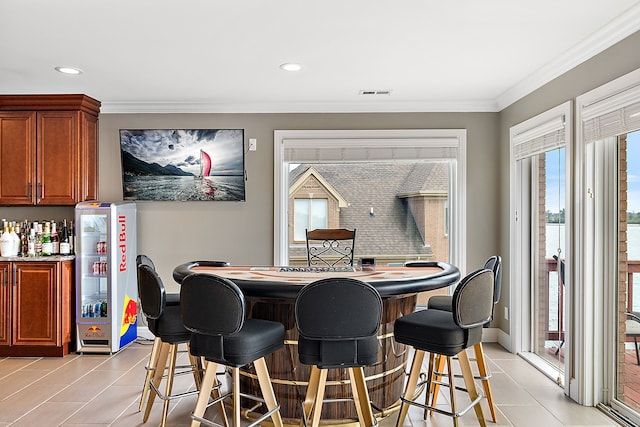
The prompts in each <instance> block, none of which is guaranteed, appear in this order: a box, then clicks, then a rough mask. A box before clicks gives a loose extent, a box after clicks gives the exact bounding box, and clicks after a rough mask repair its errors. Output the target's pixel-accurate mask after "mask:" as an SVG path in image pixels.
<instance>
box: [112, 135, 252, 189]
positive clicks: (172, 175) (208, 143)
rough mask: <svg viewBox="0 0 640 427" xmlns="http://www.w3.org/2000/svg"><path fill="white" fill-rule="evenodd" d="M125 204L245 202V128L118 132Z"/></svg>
mask: <svg viewBox="0 0 640 427" xmlns="http://www.w3.org/2000/svg"><path fill="white" fill-rule="evenodd" d="M120 154H121V158H122V192H123V199H124V200H177V201H196V200H203V201H213V200H216V201H218V200H219V201H245V169H244V129H120Z"/></svg>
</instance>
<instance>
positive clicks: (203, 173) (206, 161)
mask: <svg viewBox="0 0 640 427" xmlns="http://www.w3.org/2000/svg"><path fill="white" fill-rule="evenodd" d="M210 173H211V156H210V155H209V154H208V153H207V152H206V151H204V150H203V149H200V175H199V176H196V179H200V180H202V184H203V191H204V193H205V194H206V195H208V196H213V193H214V186H213V183H212V182H211V180H210V179H209V178H208V177H209V174H210Z"/></svg>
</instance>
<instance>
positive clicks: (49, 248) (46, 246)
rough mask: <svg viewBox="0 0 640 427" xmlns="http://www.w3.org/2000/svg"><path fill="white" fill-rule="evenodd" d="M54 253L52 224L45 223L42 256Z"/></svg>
mask: <svg viewBox="0 0 640 427" xmlns="http://www.w3.org/2000/svg"><path fill="white" fill-rule="evenodd" d="M52 253H53V243H51V224H50V223H49V221H47V222H45V223H44V227H43V228H42V255H43V256H49V255H51V254H52Z"/></svg>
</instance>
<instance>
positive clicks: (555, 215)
mask: <svg viewBox="0 0 640 427" xmlns="http://www.w3.org/2000/svg"><path fill="white" fill-rule="evenodd" d="M536 164H537V167H536V168H534V174H537V185H534V188H536V189H537V190H536V192H535V193H534V194H535V196H536V197H535V200H537V202H536V203H534V204H533V208H532V209H533V210H534V211H535V212H533V217H534V218H536V221H534V222H533V224H534V226H533V230H532V236H533V238H532V242H533V248H532V250H533V259H534V263H535V265H534V266H533V271H534V275H533V276H534V285H533V289H532V301H533V311H532V315H533V319H532V329H533V334H532V336H533V343H532V348H533V350H534V353H536V354H537V355H538V356H540V357H541V358H542V359H544V360H546V361H547V362H548V363H550V364H551V365H552V366H554V367H555V368H556V369H557V370H558V371H559V372H562V371H563V366H564V340H565V337H564V332H565V331H564V314H565V307H564V302H565V298H564V295H565V287H566V286H567V284H566V283H564V281H563V272H564V263H565V262H566V260H565V208H566V206H565V148H564V147H563V148H560V149H557V150H552V151H548V152H546V153H543V154H541V155H539V156H538V159H537V162H536Z"/></svg>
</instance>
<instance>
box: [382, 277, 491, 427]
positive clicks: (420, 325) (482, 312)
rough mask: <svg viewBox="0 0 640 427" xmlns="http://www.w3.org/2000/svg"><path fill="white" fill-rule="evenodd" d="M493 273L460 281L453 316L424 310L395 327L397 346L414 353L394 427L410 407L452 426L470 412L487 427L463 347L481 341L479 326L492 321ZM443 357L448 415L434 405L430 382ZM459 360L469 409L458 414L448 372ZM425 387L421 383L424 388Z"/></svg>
mask: <svg viewBox="0 0 640 427" xmlns="http://www.w3.org/2000/svg"><path fill="white" fill-rule="evenodd" d="M493 288H494V278H493V272H492V271H491V270H487V269H480V270H476V271H474V272H473V273H470V274H469V275H467V276H466V277H465V278H463V279H462V280H461V281H460V283H459V284H458V286H457V287H456V290H455V292H454V294H453V301H452V311H446V310H437V309H426V310H421V311H416V312H413V313H409V314H407V315H405V316H402V317H400V318H398V319H396V321H395V322H394V337H395V340H396V341H397V342H399V343H401V344H406V345H409V346H412V347H413V348H414V350H415V351H414V357H413V361H412V363H411V371H410V373H409V377H408V379H407V383H406V388H405V391H404V393H403V395H402V397H401V401H402V404H401V407H400V412H399V414H398V419H397V422H396V426H397V427H400V426H402V425H403V424H404V419H405V418H406V416H407V412H408V410H409V406H410V405H415V406H419V407H421V408H423V409H424V410H428V411H433V412H438V413H441V414H444V415H447V416H450V417H452V420H453V425H454V426H458V420H459V418H460V417H462V416H463V415H464V414H465V413H466V412H467V411H468V410H469V409H471V408H473V409H474V411H475V413H476V418H477V419H478V422H479V423H480V425H481V426H486V421H485V419H484V415H483V413H482V407H481V405H480V400H481V399H482V397H483V396H482V395H479V394H478V391H477V389H476V386H475V382H474V378H473V372H472V370H471V365H470V362H469V357H468V355H467V348H469V347H472V346H474V345H475V344H477V343H479V342H481V341H482V330H483V326H484V325H485V324H486V323H487V322H488V321H489V320H490V319H491V313H492V310H493V294H494V291H493ZM427 352H428V353H430V354H429V365H428V373H427V377H426V381H425V382H426V390H427V399H426V403H425V404H422V403H420V402H418V401H417V397H416V390H417V388H418V385H419V384H418V380H419V378H420V376H421V369H422V362H423V361H424V357H425V353H427ZM438 356H443V357H444V358H445V360H446V365H447V366H448V374H447V378H448V383H441V385H442V386H444V387H448V388H449V399H450V410H445V409H442V407H437V406H436V401H435V400H434V399H433V395H432V394H431V391H432V390H433V384H434V382H439V380H440V377H441V375H440V374H439V373H438V372H436V359H437V357H438ZM454 356H457V357H458V361H459V363H460V368H461V371H462V377H463V379H464V384H465V388H464V389H462V390H464V391H466V392H467V393H468V396H469V400H470V404H469V405H467V406H466V407H464V408H463V409H459V408H458V405H457V402H456V393H455V392H456V390H457V389H458V390H459V389H460V388H458V387H457V386H456V384H455V378H454V374H453V368H452V363H451V362H452V358H453V357H454ZM425 382H423V383H425Z"/></svg>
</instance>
